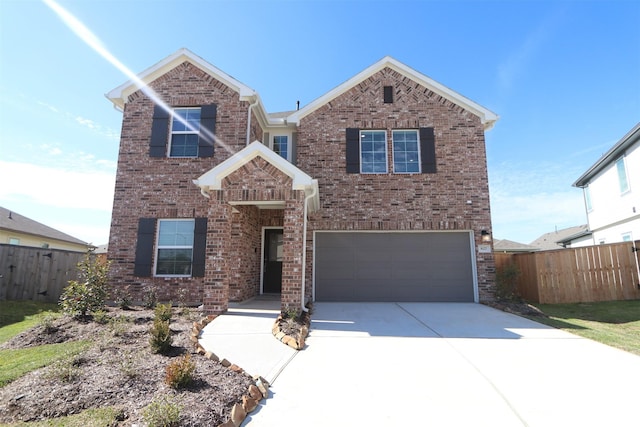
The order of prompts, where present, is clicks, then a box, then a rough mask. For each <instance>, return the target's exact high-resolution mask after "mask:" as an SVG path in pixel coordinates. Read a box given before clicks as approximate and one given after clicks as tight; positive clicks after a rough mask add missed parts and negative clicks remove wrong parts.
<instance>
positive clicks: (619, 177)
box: [616, 156, 631, 195]
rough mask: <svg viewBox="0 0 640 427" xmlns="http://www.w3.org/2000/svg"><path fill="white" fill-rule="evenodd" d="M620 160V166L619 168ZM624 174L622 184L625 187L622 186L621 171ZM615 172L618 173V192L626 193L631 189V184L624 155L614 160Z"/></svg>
mask: <svg viewBox="0 0 640 427" xmlns="http://www.w3.org/2000/svg"><path fill="white" fill-rule="evenodd" d="M620 162H622V168H620ZM621 172H622V174H624V184H625V185H626V188H623V186H622V176H621V174H620V173H621ZM616 173H617V174H618V186H619V187H620V194H621V195H622V194H626V193H628V192H630V191H631V186H630V185H629V174H628V173H627V162H626V161H625V160H624V156H622V157H620V158H619V159H618V160H616Z"/></svg>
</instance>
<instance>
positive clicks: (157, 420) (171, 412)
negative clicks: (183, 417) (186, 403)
mask: <svg viewBox="0 0 640 427" xmlns="http://www.w3.org/2000/svg"><path fill="white" fill-rule="evenodd" d="M180 412H181V408H180V405H178V404H177V403H176V402H175V401H174V400H172V399H169V398H168V397H162V398H160V399H156V400H154V401H153V402H151V403H150V404H149V406H147V407H146V408H144V410H143V411H142V416H143V418H144V421H145V422H146V423H147V425H148V426H149V427H175V426H178V425H180Z"/></svg>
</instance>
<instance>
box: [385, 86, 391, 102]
mask: <svg viewBox="0 0 640 427" xmlns="http://www.w3.org/2000/svg"><path fill="white" fill-rule="evenodd" d="M383 90H384V103H385V104H393V86H385V87H384V89H383Z"/></svg>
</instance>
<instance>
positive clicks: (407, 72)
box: [287, 56, 499, 130]
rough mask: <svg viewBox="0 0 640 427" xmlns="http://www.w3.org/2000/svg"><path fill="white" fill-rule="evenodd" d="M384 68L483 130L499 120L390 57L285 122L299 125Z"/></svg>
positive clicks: (334, 89) (475, 104)
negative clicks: (477, 121)
mask: <svg viewBox="0 0 640 427" xmlns="http://www.w3.org/2000/svg"><path fill="white" fill-rule="evenodd" d="M385 67H389V68H391V69H392V70H394V71H397V72H398V73H400V74H402V75H404V76H407V77H409V78H410V79H412V80H414V81H415V82H417V83H419V84H421V85H422V86H425V87H426V88H428V89H430V90H432V91H433V92H435V93H437V94H438V95H440V96H442V97H444V98H446V99H448V100H449V101H451V102H453V103H454V104H456V105H459V106H461V107H463V108H464V109H466V110H468V111H470V112H472V113H473V114H475V115H476V116H478V117H480V120H481V122H482V124H483V125H484V128H485V130H488V129H491V128H492V127H493V125H494V123H495V122H496V121H497V120H498V118H499V116H498V115H497V114H496V113H494V112H492V111H490V110H488V109H486V108H484V107H483V106H481V105H480V104H478V103H476V102H474V101H472V100H470V99H469V98H467V97H465V96H463V95H461V94H459V93H458V92H455V91H453V90H451V89H449V88H448V87H446V86H444V85H442V84H440V83H438V82H436V81H435V80H433V79H432V78H430V77H428V76H426V75H424V74H422V73H419V72H418V71H416V70H414V69H412V68H410V67H408V66H406V65H405V64H403V63H401V62H400V61H398V60H396V59H394V58H392V57H390V56H385V57H384V58H382V59H381V60H380V61H378V62H376V63H375V64H373V65H371V66H370V67H368V68H366V69H365V70H363V71H361V72H360V73H358V74H356V75H355V76H353V77H352V78H350V79H349V80H347V81H346V82H344V83H342V84H341V85H339V86H337V87H335V88H333V89H332V90H330V91H329V92H327V93H326V94H324V95H322V96H321V97H319V98H317V99H315V100H314V101H312V102H311V103H310V104H307V105H306V106H304V107H303V108H301V109H300V110H298V111H296V112H294V113H293V114H291V115H290V116H289V117H288V118H287V121H288V122H290V123H296V124H299V123H300V120H301V119H302V118H303V117H305V116H307V115H309V114H311V113H312V112H314V111H315V110H317V109H318V108H320V107H322V106H323V105H325V104H326V103H328V102H329V101H331V100H332V99H334V98H336V97H338V96H340V95H342V94H343V93H345V92H346V91H348V90H349V89H351V88H352V87H354V86H356V85H358V84H360V83H361V82H363V81H364V80H366V79H367V78H369V77H371V76H372V75H373V74H375V73H377V72H379V71H381V70H383V69H384V68H385Z"/></svg>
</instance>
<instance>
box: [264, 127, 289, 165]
mask: <svg viewBox="0 0 640 427" xmlns="http://www.w3.org/2000/svg"><path fill="white" fill-rule="evenodd" d="M283 137H284V138H287V157H284V156H283V155H281V154H280V153H278V152H277V151H276V138H283ZM269 144H270V146H269V148H271V150H273V152H274V153H276V154H277V155H279V156H280V157H282V158H283V159H285V160H286V161H288V162H291V135H290V134H286V133H278V134H275V135H271V141H269Z"/></svg>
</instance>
